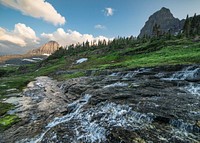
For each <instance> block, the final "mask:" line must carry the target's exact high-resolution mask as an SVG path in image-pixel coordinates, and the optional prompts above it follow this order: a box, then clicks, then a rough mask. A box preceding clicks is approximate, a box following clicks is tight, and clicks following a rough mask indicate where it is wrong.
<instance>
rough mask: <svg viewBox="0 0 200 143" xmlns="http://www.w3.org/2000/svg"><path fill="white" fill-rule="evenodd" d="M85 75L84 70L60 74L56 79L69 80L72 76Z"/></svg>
mask: <svg viewBox="0 0 200 143" xmlns="http://www.w3.org/2000/svg"><path fill="white" fill-rule="evenodd" d="M83 76H85V73H84V72H75V73H71V74H69V73H68V74H61V75H60V76H57V77H56V79H57V80H67V79H71V78H78V77H83Z"/></svg>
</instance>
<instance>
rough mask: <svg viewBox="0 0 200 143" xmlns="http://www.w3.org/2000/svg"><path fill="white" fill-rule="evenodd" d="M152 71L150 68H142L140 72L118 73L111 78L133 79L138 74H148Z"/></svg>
mask: <svg viewBox="0 0 200 143" xmlns="http://www.w3.org/2000/svg"><path fill="white" fill-rule="evenodd" d="M150 71H151V69H150V68H140V69H138V70H134V71H129V72H116V73H112V74H111V75H110V76H111V77H121V78H133V77H135V76H136V75H137V74H140V73H146V72H150Z"/></svg>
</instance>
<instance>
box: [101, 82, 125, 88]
mask: <svg viewBox="0 0 200 143" xmlns="http://www.w3.org/2000/svg"><path fill="white" fill-rule="evenodd" d="M125 86H128V84H127V83H122V82H117V83H113V84H109V85H106V86H104V87H103V88H110V87H125Z"/></svg>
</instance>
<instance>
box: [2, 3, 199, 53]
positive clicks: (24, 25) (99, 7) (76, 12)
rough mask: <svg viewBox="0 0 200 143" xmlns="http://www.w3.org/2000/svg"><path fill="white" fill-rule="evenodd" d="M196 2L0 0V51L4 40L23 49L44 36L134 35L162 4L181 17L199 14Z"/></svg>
mask: <svg viewBox="0 0 200 143" xmlns="http://www.w3.org/2000/svg"><path fill="white" fill-rule="evenodd" d="M49 5H50V7H49ZM199 6H200V0H34V1H33V0H0V17H1V20H0V28H1V29H0V50H1V51H0V53H1V52H2V51H3V50H6V48H8V44H10V45H9V47H12V49H13V48H15V47H16V49H14V50H13V51H18V53H20V52H22V53H23V52H25V51H27V50H28V49H31V48H36V47H37V46H39V45H41V44H43V43H44V42H46V41H48V40H58V42H59V41H60V44H61V45H64V44H65V45H66V44H71V43H73V42H77V41H78V42H81V41H83V40H85V39H86V38H88V39H95V38H96V39H99V38H100V39H101V38H113V37H117V36H130V35H133V36H137V35H138V34H139V31H140V29H141V28H142V27H143V26H144V23H145V21H147V19H148V17H149V16H150V15H151V14H153V13H154V12H155V11H157V10H159V9H161V8H162V7H167V8H169V9H170V10H171V12H172V13H173V15H174V16H175V17H177V18H179V19H183V18H185V17H186V15H187V14H189V15H190V16H192V15H193V14H194V13H197V14H200V8H199ZM38 8H40V10H41V9H42V11H40V10H38ZM40 15H42V16H40ZM1 31H3V32H1ZM27 33H29V35H31V36H28V37H27V35H28V34H27ZM3 34H4V35H3ZM18 34H19V35H20V36H19V37H18ZM62 36H63V37H62ZM2 37H3V38H2ZM65 38H68V41H67V40H66V41H67V42H66V41H65ZM80 38H81V39H80ZM17 46H18V47H17ZM20 47H21V48H20ZM9 50H10V49H9ZM2 53H3V52H2Z"/></svg>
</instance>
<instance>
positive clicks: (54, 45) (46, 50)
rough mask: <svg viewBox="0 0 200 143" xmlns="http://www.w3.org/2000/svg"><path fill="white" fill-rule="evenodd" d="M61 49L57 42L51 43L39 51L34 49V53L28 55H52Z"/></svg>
mask: <svg viewBox="0 0 200 143" xmlns="http://www.w3.org/2000/svg"><path fill="white" fill-rule="evenodd" d="M59 48H60V45H59V44H58V43H57V42H56V41H49V42H48V43H46V44H44V45H43V46H41V47H39V48H38V49H34V50H32V51H29V52H28V53H29V54H34V55H44V54H52V53H54V52H55V51H56V50H58V49H59Z"/></svg>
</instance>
